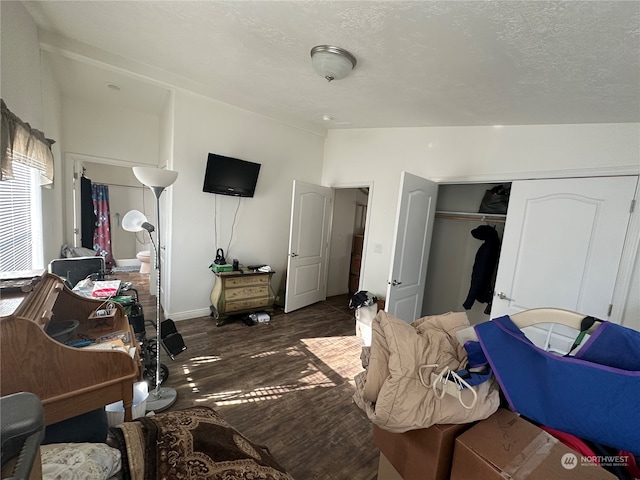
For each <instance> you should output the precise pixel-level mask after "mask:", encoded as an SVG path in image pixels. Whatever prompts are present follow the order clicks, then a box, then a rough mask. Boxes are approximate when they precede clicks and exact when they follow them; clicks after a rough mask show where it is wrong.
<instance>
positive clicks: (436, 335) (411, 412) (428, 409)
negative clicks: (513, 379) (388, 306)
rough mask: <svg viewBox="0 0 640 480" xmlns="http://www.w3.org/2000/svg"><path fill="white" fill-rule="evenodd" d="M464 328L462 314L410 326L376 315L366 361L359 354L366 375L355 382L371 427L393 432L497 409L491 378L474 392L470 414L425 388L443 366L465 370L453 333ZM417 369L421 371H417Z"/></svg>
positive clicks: (468, 397) (467, 395)
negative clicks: (474, 397)
mask: <svg viewBox="0 0 640 480" xmlns="http://www.w3.org/2000/svg"><path fill="white" fill-rule="evenodd" d="M468 326H469V321H468V319H467V315H466V314H465V313H464V312H456V313H453V312H451V313H447V314H443V315H434V316H429V317H423V318H420V319H418V320H416V321H414V322H413V323H411V324H408V323H406V322H404V321H402V320H400V319H398V318H396V317H394V316H393V315H391V314H389V313H387V312H379V313H378V315H377V316H376V317H375V320H374V322H373V337H372V343H371V347H370V355H369V358H368V362H367V358H366V357H367V355H366V352H365V355H363V366H365V368H366V371H365V372H362V373H360V374H358V376H356V379H355V380H356V387H357V388H356V393H355V394H354V397H353V398H354V401H355V402H356V404H357V405H358V406H360V408H362V409H363V410H364V411H365V412H366V413H367V416H368V417H369V419H370V420H371V421H372V422H373V423H375V424H376V425H378V426H380V427H381V428H384V429H385V430H389V431H392V432H405V431H407V430H414V429H418V428H426V427H429V426H431V425H433V424H436V423H469V422H473V421H476V420H482V419H484V418H487V417H488V416H489V415H491V414H492V413H493V412H495V411H496V410H497V409H498V405H499V402H500V400H499V394H498V386H497V383H496V382H495V380H494V379H493V378H492V379H491V380H489V381H488V382H485V383H482V384H480V385H478V386H476V387H473V388H474V389H475V391H476V393H477V394H478V399H477V401H476V404H475V406H474V407H473V408H471V409H466V408H465V407H463V406H462V404H461V403H460V401H459V400H458V398H456V397H454V396H451V395H448V394H446V395H444V397H442V398H441V399H440V398H437V395H436V394H435V392H434V390H433V389H432V388H430V387H429V386H430V385H431V384H432V383H431V372H434V373H436V374H437V373H439V372H441V371H442V369H443V368H445V367H449V368H451V369H452V370H454V371H455V370H459V369H462V368H465V367H466V364H467V355H466V351H465V350H464V348H463V347H462V346H461V345H460V344H459V343H458V341H457V339H456V337H455V333H456V332H457V331H458V330H460V329H463V328H465V327H468ZM365 348H366V347H365ZM366 363H368V365H366ZM426 365H437V367H436V366H434V367H427V366H426ZM421 366H424V367H423V368H422V369H421V368H420V367H421ZM420 371H422V378H423V381H421V379H420ZM423 382H424V383H423ZM472 400H473V395H472V393H471V392H470V391H468V390H467V389H465V390H463V391H462V401H463V402H464V403H465V404H466V405H471V403H472Z"/></svg>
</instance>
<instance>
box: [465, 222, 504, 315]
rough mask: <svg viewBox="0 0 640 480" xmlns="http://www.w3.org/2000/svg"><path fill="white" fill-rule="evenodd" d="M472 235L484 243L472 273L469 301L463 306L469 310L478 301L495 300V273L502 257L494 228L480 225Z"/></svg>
mask: <svg viewBox="0 0 640 480" xmlns="http://www.w3.org/2000/svg"><path fill="white" fill-rule="evenodd" d="M471 235H473V237H474V238H477V239H478V240H484V243H483V244H482V245H481V246H480V248H478V252H477V253H476V258H475V261H474V263H473V271H472V272H471V286H470V287H469V293H468V294H467V299H466V300H465V301H464V303H463V304H462V306H463V307H464V308H465V309H466V310H469V309H470V308H471V307H472V306H473V303H474V302H475V301H476V300H477V301H478V302H481V303H491V299H492V298H493V273H494V272H495V269H496V266H497V264H498V257H499V255H500V237H499V236H498V232H497V231H496V229H495V228H494V227H491V226H489V225H480V226H479V227H477V228H474V229H473V230H471Z"/></svg>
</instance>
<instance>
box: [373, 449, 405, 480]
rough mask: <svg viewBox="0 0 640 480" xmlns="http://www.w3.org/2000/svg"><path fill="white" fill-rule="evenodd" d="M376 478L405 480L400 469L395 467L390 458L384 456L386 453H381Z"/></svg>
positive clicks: (379, 479) (378, 479) (381, 479)
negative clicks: (399, 471)
mask: <svg viewBox="0 0 640 480" xmlns="http://www.w3.org/2000/svg"><path fill="white" fill-rule="evenodd" d="M376 480H403V478H402V477H401V476H400V474H399V473H398V471H397V470H396V469H395V468H393V465H391V462H390V461H389V459H387V457H385V456H384V453H380V460H379V461H378V476H377V477H376Z"/></svg>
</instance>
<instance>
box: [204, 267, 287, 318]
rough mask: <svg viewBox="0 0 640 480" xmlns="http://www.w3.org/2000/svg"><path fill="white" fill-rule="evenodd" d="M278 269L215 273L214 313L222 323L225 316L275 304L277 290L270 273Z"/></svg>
mask: <svg viewBox="0 0 640 480" xmlns="http://www.w3.org/2000/svg"><path fill="white" fill-rule="evenodd" d="M274 273H275V272H258V271H253V270H244V269H243V270H240V271H236V272H218V273H215V276H216V283H215V285H214V286H213V290H212V291H211V316H212V317H214V318H215V319H216V320H217V323H216V324H217V325H218V326H220V325H221V324H222V323H224V322H223V319H224V317H226V316H228V315H232V314H242V313H251V312H255V311H260V310H269V309H271V308H273V303H274V301H275V294H274V292H273V289H272V288H271V277H272V276H273V274H274Z"/></svg>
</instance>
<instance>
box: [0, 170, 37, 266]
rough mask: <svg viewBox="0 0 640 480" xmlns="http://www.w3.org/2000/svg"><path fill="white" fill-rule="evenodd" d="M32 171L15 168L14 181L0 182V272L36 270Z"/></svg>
mask: <svg viewBox="0 0 640 480" xmlns="http://www.w3.org/2000/svg"><path fill="white" fill-rule="evenodd" d="M32 189H33V181H32V169H31V168H30V167H27V166H26V165H24V164H22V163H15V164H14V165H13V179H11V180H6V181H3V182H0V205H1V206H2V207H1V208H0V271H2V272H7V271H14V270H31V269H32V268H33V247H34V245H33V242H34V238H33V232H32V228H31V224H32V218H31V217H32V212H33V210H32V208H33V205H32V202H33V200H32V199H33V195H32Z"/></svg>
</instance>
